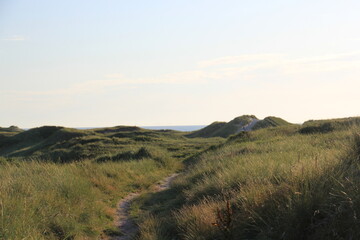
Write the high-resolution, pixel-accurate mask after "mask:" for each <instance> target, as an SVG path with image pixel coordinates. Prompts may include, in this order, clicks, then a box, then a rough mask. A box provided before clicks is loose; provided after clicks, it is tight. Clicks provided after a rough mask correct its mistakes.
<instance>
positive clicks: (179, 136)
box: [0, 126, 196, 162]
mask: <svg viewBox="0 0 360 240" xmlns="http://www.w3.org/2000/svg"><path fill="white" fill-rule="evenodd" d="M195 142H196V141H187V140H186V138H184V136H183V133H181V132H176V131H171V130H166V131H164V130H146V129H141V128H138V127H129V126H118V127H113V128H100V129H90V130H77V129H71V128H64V127H56V126H44V127H39V128H33V129H30V130H28V131H24V132H20V133H18V134H16V135H13V136H9V137H6V138H0V156H5V157H12V158H14V157H21V158H36V159H41V160H50V161H56V162H71V161H79V160H82V159H89V158H91V159H98V158H99V159H102V160H104V159H110V160H111V159H112V156H121V154H123V153H129V152H136V151H138V150H139V149H140V148H141V147H143V146H145V145H146V146H148V145H152V146H157V147H161V148H164V149H165V150H166V151H169V152H170V154H171V155H172V156H175V157H185V156H186V155H187V154H190V152H192V151H193V150H194V149H195V147H194V146H195V145H196V144H194V143H195ZM191 144H194V145H191ZM119 154H120V155H119ZM124 156H125V155H124ZM115 159H119V157H115Z"/></svg>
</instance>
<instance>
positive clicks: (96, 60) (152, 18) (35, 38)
mask: <svg viewBox="0 0 360 240" xmlns="http://www.w3.org/2000/svg"><path fill="white" fill-rule="evenodd" d="M359 11H360V2H359V1H355V0H347V1H338V0H336V1H335V0H327V1H322V0H312V1H308V0H303V1H295V0H273V1H269V0H266V1H265V0H256V1H254V0H248V1H245V0H237V1H235V0H224V1H212V0H202V1H200V0H198V1H196V0H193V1H187V0H182V1H165V0H164V1H157V0H154V1H140V0H139V1H121V0H86V1H85V0H76V1H74V0H72V1H70V0H62V1H55V0H0V83H1V88H0V111H1V118H0V126H8V125H13V124H15V125H19V126H21V127H35V126H41V125H64V126H69V127H78V126H82V127H86V126H94V127H96V126H114V125H143V126H144V125H196V124H209V123H211V122H212V121H215V120H224V121H228V120H231V119H232V118H234V117H236V116H239V115H243V114H255V115H257V116H258V117H259V118H262V117H266V116H268V115H275V116H279V117H283V118H284V119H286V120H288V121H291V122H303V121H305V120H308V119H319V118H335V117H346V116H358V115H360V110H359V107H358V105H359V103H360V94H358V90H359V89H360V78H359V77H360V31H359V25H360V15H359Z"/></svg>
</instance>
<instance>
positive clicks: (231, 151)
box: [0, 118, 360, 240]
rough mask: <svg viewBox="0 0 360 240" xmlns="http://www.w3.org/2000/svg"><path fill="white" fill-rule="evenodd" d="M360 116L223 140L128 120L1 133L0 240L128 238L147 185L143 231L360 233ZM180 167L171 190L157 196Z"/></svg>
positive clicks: (175, 235) (189, 235)
mask: <svg viewBox="0 0 360 240" xmlns="http://www.w3.org/2000/svg"><path fill="white" fill-rule="evenodd" d="M275 120H276V119H275ZM275 120H274V121H275ZM277 120H278V119H277ZM359 123H360V121H359V118H348V119H336V120H321V121H309V122H306V123H305V124H303V125H302V126H300V125H292V124H283V126H281V127H270V128H264V129H259V130H256V131H252V132H240V133H239V134H237V135H233V136H230V137H229V138H227V139H226V140H224V139H223V138H186V137H185V136H184V133H180V132H176V131H152V130H145V129H140V128H137V127H125V126H119V127H114V128H103V129H93V130H75V129H67V128H62V127H42V128H37V129H33V130H29V131H25V132H21V133H18V134H15V135H9V136H3V137H1V138H0V155H2V157H0V183H1V184H0V239H100V238H104V237H106V235H107V236H110V235H119V234H121V233H120V232H119V230H118V229H116V228H115V227H114V224H113V220H114V219H113V218H114V215H115V208H116V203H117V202H118V201H119V200H120V199H121V198H122V197H124V196H126V195H127V194H128V193H130V192H133V191H140V192H142V193H143V194H142V195H141V196H140V197H139V198H137V199H136V200H135V202H134V204H132V208H131V215H132V217H134V219H135V220H136V222H137V223H138V225H139V227H140V231H139V234H138V236H137V239H143V240H145V239H147V240H149V239H154V240H155V239H157V240H161V239H163V240H165V239H181V240H183V239H184V240H193V239H259V240H260V239H295V240H297V239H299V240H300V239H359V238H360V227H359V226H360V223H359V220H358V216H359V213H360V188H359V186H360V185H359V183H360V174H359V172H360V170H359V169H360V158H359V155H360V136H359V129H358V128H357V126H358V125H359ZM34 159H35V160H34ZM183 163H184V164H185V171H184V172H183V173H182V174H180V175H179V177H178V178H177V179H175V180H174V182H173V185H172V188H170V189H168V190H165V191H162V192H157V193H154V192H152V189H151V186H152V185H153V184H154V183H156V182H157V181H159V180H160V179H162V178H164V177H165V176H168V175H170V174H171V173H173V172H176V171H180V170H181V169H183Z"/></svg>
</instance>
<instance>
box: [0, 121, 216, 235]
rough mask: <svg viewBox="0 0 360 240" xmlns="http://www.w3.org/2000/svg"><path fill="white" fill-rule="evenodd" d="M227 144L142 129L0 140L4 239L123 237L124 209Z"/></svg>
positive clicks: (56, 130) (41, 132) (48, 130)
mask: <svg viewBox="0 0 360 240" xmlns="http://www.w3.org/2000/svg"><path fill="white" fill-rule="evenodd" d="M219 141H220V139H208V140H206V141H199V140H198V139H187V138H185V137H183V134H182V133H179V132H174V131H151V130H149V131H148V130H144V129H139V128H134V127H115V128H106V129H94V130H75V129H68V128H63V127H51V126H48V127H41V128H35V129H31V130H29V131H25V132H21V133H18V134H16V135H12V136H9V137H4V138H2V139H0V153H1V154H2V155H3V156H4V157H0V183H1V184H0V239H99V238H105V237H106V236H111V235H121V233H120V232H119V230H118V229H117V228H116V227H115V226H114V216H115V212H116V203H117V202H118V201H119V200H120V199H121V198H123V197H124V196H126V195H127V194H128V193H130V192H134V191H136V192H141V191H145V190H146V189H148V188H149V187H150V186H152V185H153V184H155V183H156V182H157V181H159V180H161V179H163V178H164V177H166V176H168V175H170V174H171V173H173V172H176V171H179V170H180V169H182V167H183V166H182V160H183V159H184V158H186V157H187V156H190V155H192V154H196V153H198V152H200V151H202V150H203V149H205V148H208V147H209V146H210V145H213V144H215V143H218V142H219Z"/></svg>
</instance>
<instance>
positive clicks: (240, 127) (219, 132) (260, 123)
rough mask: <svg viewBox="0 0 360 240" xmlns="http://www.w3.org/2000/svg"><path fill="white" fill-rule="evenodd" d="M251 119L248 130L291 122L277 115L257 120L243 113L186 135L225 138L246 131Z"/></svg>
mask: <svg viewBox="0 0 360 240" xmlns="http://www.w3.org/2000/svg"><path fill="white" fill-rule="evenodd" d="M253 121H256V122H254V123H255V124H254V125H253V126H252V127H251V129H249V130H257V129H261V128H269V127H280V126H288V125H291V123H289V122H287V121H285V120H284V119H281V118H278V117H266V118H264V119H263V120H258V119H257V117H255V116H254V115H243V116H240V117H237V118H234V119H233V120H231V121H230V122H228V123H226V122H214V123H212V124H210V125H209V126H207V127H205V128H202V129H200V130H198V131H194V132H192V133H190V134H188V135H186V136H187V137H190V138H196V137H202V138H209V137H223V138H227V137H229V136H231V135H234V134H237V133H239V132H241V131H248V130H247V129H246V128H247V126H249V124H251V123H252V122H253Z"/></svg>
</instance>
